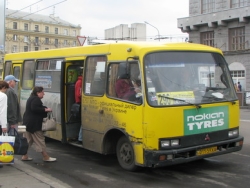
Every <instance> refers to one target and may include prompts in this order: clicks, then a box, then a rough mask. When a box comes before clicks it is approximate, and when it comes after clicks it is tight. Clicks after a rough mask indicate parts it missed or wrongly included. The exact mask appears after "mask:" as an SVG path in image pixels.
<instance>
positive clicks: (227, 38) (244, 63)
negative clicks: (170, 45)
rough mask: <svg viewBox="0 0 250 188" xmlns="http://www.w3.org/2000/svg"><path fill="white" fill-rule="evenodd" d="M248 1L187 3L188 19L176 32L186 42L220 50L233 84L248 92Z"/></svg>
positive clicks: (196, 0) (249, 32)
mask: <svg viewBox="0 0 250 188" xmlns="http://www.w3.org/2000/svg"><path fill="white" fill-rule="evenodd" d="M249 21H250V0H189V17H186V18H179V19H178V28H180V29H181V30H182V31H183V32H185V33H188V34H189V42H193V43H201V44H205V45H209V46H213V47H217V48H220V49H221V50H222V51H223V53H224V55H225V58H226V61H227V62H228V64H229V68H230V71H231V75H232V78H233V80H234V82H235V83H236V82H240V83H241V85H242V90H243V91H247V90H248V91H249V90H250V24H249Z"/></svg>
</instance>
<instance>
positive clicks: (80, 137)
mask: <svg viewBox="0 0 250 188" xmlns="http://www.w3.org/2000/svg"><path fill="white" fill-rule="evenodd" d="M78 141H80V142H82V127H80V131H79V135H78Z"/></svg>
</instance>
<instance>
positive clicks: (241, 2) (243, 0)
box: [231, 0, 249, 8]
mask: <svg viewBox="0 0 250 188" xmlns="http://www.w3.org/2000/svg"><path fill="white" fill-rule="evenodd" d="M247 5H249V3H248V0H231V8H237V7H245V6H247Z"/></svg>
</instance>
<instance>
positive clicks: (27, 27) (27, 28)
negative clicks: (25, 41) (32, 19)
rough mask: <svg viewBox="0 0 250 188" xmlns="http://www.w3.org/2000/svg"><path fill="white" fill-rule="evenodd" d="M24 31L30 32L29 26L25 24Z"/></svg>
mask: <svg viewBox="0 0 250 188" xmlns="http://www.w3.org/2000/svg"><path fill="white" fill-rule="evenodd" d="M24 30H25V31H28V30H29V24H27V23H25V24H24Z"/></svg>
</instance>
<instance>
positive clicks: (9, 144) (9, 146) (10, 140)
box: [0, 133, 15, 164]
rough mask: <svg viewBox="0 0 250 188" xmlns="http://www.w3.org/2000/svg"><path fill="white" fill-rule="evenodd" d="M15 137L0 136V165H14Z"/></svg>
mask: <svg viewBox="0 0 250 188" xmlns="http://www.w3.org/2000/svg"><path fill="white" fill-rule="evenodd" d="M14 142H15V136H8V134H7V133H6V134H5V135H0V164H14Z"/></svg>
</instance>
